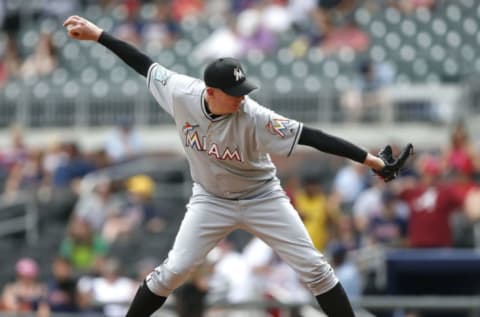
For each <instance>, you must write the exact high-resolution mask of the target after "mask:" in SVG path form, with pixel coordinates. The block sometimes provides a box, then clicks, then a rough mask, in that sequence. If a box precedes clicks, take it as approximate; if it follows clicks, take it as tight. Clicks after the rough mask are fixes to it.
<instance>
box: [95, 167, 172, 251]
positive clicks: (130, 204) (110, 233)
mask: <svg viewBox="0 0 480 317" xmlns="http://www.w3.org/2000/svg"><path fill="white" fill-rule="evenodd" d="M126 187H127V203H126V204H125V205H124V206H122V207H121V208H119V209H117V210H116V212H113V213H110V214H108V215H107V219H106V221H105V225H104V229H103V236H104V238H105V239H106V240H107V241H109V242H113V241H116V240H118V239H119V238H128V237H129V236H130V235H131V234H132V233H134V232H136V231H137V230H139V229H140V228H142V227H143V228H145V229H146V230H148V231H150V232H160V231H162V230H163V228H164V227H165V224H166V223H165V221H164V220H162V219H161V218H160V217H159V215H157V212H156V210H155V207H154V206H153V204H152V196H153V194H154V192H155V183H154V181H153V180H152V179H151V178H150V177H149V176H146V175H136V176H133V177H131V178H129V179H128V180H127V181H126ZM143 228H142V229H143Z"/></svg>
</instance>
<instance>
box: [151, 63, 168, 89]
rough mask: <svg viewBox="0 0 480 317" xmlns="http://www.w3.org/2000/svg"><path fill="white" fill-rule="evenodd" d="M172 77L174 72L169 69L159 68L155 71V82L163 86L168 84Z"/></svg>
mask: <svg viewBox="0 0 480 317" xmlns="http://www.w3.org/2000/svg"><path fill="white" fill-rule="evenodd" d="M171 76H172V72H171V71H169V70H168V69H166V68H164V67H162V66H158V67H157V69H156V70H155V76H154V78H155V80H156V81H159V82H160V83H161V84H162V85H163V86H165V85H166V84H167V81H168V79H169V78H170V77H171Z"/></svg>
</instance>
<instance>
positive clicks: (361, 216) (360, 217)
mask: <svg viewBox="0 0 480 317" xmlns="http://www.w3.org/2000/svg"><path fill="white" fill-rule="evenodd" d="M371 181H372V184H371V185H370V187H368V188H367V189H365V190H364V191H362V192H361V193H360V194H359V195H358V198H357V199H356V200H355V203H354V204H353V207H352V215H353V220H354V225H355V229H356V230H357V231H358V232H359V234H360V236H361V237H360V238H361V240H364V239H365V238H366V233H367V228H368V224H369V223H370V219H372V218H373V217H374V216H375V215H379V214H380V213H381V210H382V207H383V204H382V193H383V191H384V188H385V182H384V181H383V180H382V179H381V178H380V177H372V179H371Z"/></svg>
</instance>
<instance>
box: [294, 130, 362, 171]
mask: <svg viewBox="0 0 480 317" xmlns="http://www.w3.org/2000/svg"><path fill="white" fill-rule="evenodd" d="M298 143H299V144H302V145H308V146H311V147H314V148H316V149H317V150H320V151H322V152H325V153H330V154H334V155H338V156H342V157H346V158H349V159H351V160H353V161H355V162H359V163H363V162H365V159H366V158H367V152H366V151H365V150H363V149H361V148H360V147H358V146H356V145H355V144H352V143H350V142H348V141H346V140H344V139H341V138H339V137H336V136H333V135H330V134H327V133H325V132H323V131H320V130H317V129H313V128H309V127H306V126H304V127H303V129H302V133H301V134H300V139H299V140H298Z"/></svg>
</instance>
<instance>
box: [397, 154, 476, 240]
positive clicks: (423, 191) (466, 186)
mask: <svg viewBox="0 0 480 317" xmlns="http://www.w3.org/2000/svg"><path fill="white" fill-rule="evenodd" d="M421 172H422V179H421V182H420V183H418V184H417V185H414V187H412V188H410V189H406V190H404V191H403V192H402V193H401V197H402V198H403V199H404V200H405V202H406V203H407V204H408V205H409V207H410V219H409V226H408V227H409V234H408V236H409V245H410V246H411V247H416V248H421V247H450V246H452V241H453V237H452V231H451V228H450V215H451V214H452V213H453V212H455V211H457V210H459V209H460V208H462V207H463V203H464V200H465V197H466V195H467V193H468V192H469V191H470V190H471V189H472V188H473V187H474V186H475V184H474V183H472V182H471V181H467V180H459V181H451V182H448V183H440V182H439V177H438V176H439V174H440V172H441V170H440V162H439V161H438V160H433V159H428V160H425V161H424V162H423V164H422V165H421Z"/></svg>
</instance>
